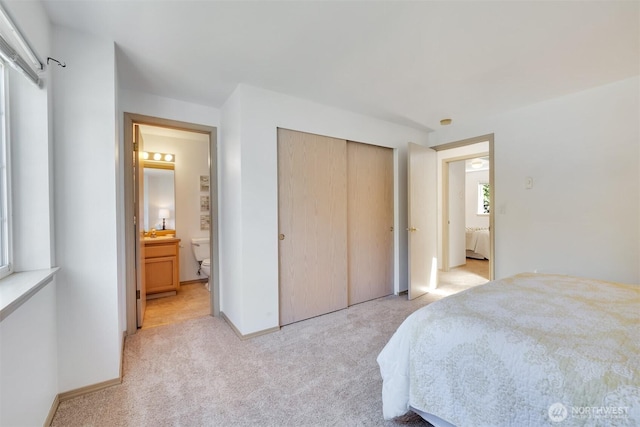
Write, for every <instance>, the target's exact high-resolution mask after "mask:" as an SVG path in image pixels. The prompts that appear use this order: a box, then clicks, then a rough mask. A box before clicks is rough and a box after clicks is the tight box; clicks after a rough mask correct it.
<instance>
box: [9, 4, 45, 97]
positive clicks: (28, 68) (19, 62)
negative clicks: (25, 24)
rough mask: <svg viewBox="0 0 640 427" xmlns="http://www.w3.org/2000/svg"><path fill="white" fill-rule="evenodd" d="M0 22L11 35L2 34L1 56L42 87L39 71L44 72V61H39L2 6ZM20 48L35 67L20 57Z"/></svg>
mask: <svg viewBox="0 0 640 427" xmlns="http://www.w3.org/2000/svg"><path fill="white" fill-rule="evenodd" d="M0 20H1V21H2V24H3V25H2V28H4V29H5V32H6V31H8V32H9V34H0V56H1V57H2V58H3V59H4V60H5V61H7V62H8V63H9V65H11V66H12V67H13V68H15V69H16V70H18V71H19V72H21V73H22V74H23V75H24V76H25V77H27V78H28V79H29V80H31V81H32V82H33V83H35V84H36V85H38V86H40V83H41V80H40V76H38V73H37V71H42V70H44V65H43V64H42V61H40V60H39V59H38V56H37V55H36V54H35V52H34V51H33V49H31V47H30V46H29V44H28V43H27V41H26V40H25V39H24V37H23V36H22V33H20V31H19V30H18V27H17V26H16V25H15V24H14V23H13V20H12V19H11V17H10V16H9V14H8V13H7V12H6V11H5V10H4V8H3V7H2V5H1V4H0ZM12 39H13V40H15V42H16V43H17V46H16V45H12V43H11V41H12ZM18 48H19V49H20V50H21V51H22V52H24V54H25V55H26V56H27V59H28V60H29V61H31V63H32V64H33V65H29V62H27V60H26V59H25V58H23V57H22V56H21V55H20V53H19V52H18Z"/></svg>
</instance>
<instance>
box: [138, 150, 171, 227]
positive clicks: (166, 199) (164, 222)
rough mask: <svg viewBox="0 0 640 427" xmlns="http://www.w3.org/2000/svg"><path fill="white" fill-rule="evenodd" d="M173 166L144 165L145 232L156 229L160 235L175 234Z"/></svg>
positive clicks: (146, 163) (148, 163)
mask: <svg viewBox="0 0 640 427" xmlns="http://www.w3.org/2000/svg"><path fill="white" fill-rule="evenodd" d="M174 175H175V174H174V169H173V164H158V163H155V162H150V161H146V162H145V163H144V195H143V206H144V224H145V230H150V229H152V228H155V229H156V230H157V231H158V234H159V235H162V234H170V233H172V234H175V228H176V227H175V224H176V210H175V176H174Z"/></svg>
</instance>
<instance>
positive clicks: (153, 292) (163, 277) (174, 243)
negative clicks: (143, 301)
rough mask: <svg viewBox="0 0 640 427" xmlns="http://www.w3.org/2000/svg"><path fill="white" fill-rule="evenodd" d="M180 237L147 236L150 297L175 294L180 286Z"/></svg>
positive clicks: (145, 262)
mask: <svg viewBox="0 0 640 427" xmlns="http://www.w3.org/2000/svg"><path fill="white" fill-rule="evenodd" d="M179 251H180V239H177V238H175V237H166V236H158V237H155V238H153V237H145V239H144V264H145V266H144V269H145V287H146V293H147V296H148V298H156V297H159V296H166V295H175V293H176V292H177V291H178V289H179V288H180V256H179Z"/></svg>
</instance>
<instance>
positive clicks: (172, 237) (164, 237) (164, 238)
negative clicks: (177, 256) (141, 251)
mask: <svg viewBox="0 0 640 427" xmlns="http://www.w3.org/2000/svg"><path fill="white" fill-rule="evenodd" d="M175 238H176V237H175V236H156V237H145V238H144V240H145V241H149V240H152V241H153V240H167V239H175Z"/></svg>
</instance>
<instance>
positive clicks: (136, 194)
mask: <svg viewBox="0 0 640 427" xmlns="http://www.w3.org/2000/svg"><path fill="white" fill-rule="evenodd" d="M124 123H125V129H126V131H125V141H124V146H125V152H128V153H131V155H129V156H125V159H124V160H125V161H124V168H125V174H124V175H125V197H126V200H127V203H125V210H126V212H125V216H126V218H127V224H125V225H126V226H125V234H126V239H125V240H126V250H125V253H126V260H127V262H126V265H127V267H126V274H127V289H126V306H127V332H128V333H135V331H136V330H137V329H139V328H144V329H146V328H149V327H154V326H160V325H165V324H170V323H175V322H180V321H183V320H187V319H190V318H196V317H202V316H206V315H217V314H218V312H219V301H218V297H217V295H218V268H217V267H218V262H217V254H218V250H217V246H218V245H217V237H218V234H217V218H218V215H217V179H216V145H217V144H216V128H214V127H209V126H202V125H195V124H191V123H184V122H177V121H173V120H166V119H161V118H156V117H149V116H142V115H137V114H131V113H125V114H124ZM192 241H196V242H198V244H197V245H195V246H197V249H198V250H197V251H195V250H193V249H196V247H195V246H194V245H193V244H192Z"/></svg>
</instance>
